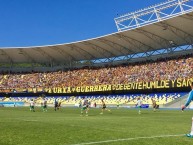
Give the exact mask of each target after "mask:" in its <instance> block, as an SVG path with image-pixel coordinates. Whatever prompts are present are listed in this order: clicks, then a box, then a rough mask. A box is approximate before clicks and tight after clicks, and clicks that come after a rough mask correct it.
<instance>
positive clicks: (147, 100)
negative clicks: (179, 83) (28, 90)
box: [0, 92, 187, 106]
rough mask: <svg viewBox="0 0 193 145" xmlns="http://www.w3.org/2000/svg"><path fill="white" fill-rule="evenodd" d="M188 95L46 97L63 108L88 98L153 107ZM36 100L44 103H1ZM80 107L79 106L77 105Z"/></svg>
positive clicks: (26, 99)
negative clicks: (153, 102) (56, 101)
mask: <svg viewBox="0 0 193 145" xmlns="http://www.w3.org/2000/svg"><path fill="white" fill-rule="evenodd" d="M186 94H187V93H184V92H183V93H157V94H146V95H145V94H126V95H108V96H103V95H94V96H55V97H48V96H47V97H45V98H46V100H47V103H48V104H53V102H54V98H56V99H57V100H58V101H59V102H61V103H62V105H63V106H65V105H67V106H69V105H72V106H74V105H77V104H79V103H80V102H81V101H82V98H85V97H86V98H87V99H88V101H89V102H90V103H91V106H92V105H93V104H94V103H96V104H97V105H100V104H101V99H103V100H104V101H105V102H106V104H108V105H115V104H117V103H119V104H120V105H121V104H122V105H135V104H136V103H137V99H136V98H138V97H141V98H142V101H143V104H148V105H151V104H152V101H151V99H152V98H153V99H154V100H155V101H156V102H157V104H159V105H165V104H167V103H170V102H172V101H173V100H175V99H178V98H180V97H182V96H184V95H186ZM32 98H33V99H35V100H36V104H40V103H41V101H42V98H41V97H10V98H5V97H4V98H3V97H1V98H0V102H24V103H29V102H30V99H32ZM77 106H78V105H77Z"/></svg>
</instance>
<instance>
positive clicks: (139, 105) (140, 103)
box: [136, 97, 142, 114]
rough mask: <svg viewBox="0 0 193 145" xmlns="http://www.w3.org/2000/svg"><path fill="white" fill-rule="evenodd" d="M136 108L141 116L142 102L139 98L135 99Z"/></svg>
mask: <svg viewBox="0 0 193 145" xmlns="http://www.w3.org/2000/svg"><path fill="white" fill-rule="evenodd" d="M136 106H137V107H138V108H139V111H138V113H139V114H141V106H142V100H141V99H140V97H139V98H137V104H136Z"/></svg>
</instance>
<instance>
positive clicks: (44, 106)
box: [42, 98, 47, 112]
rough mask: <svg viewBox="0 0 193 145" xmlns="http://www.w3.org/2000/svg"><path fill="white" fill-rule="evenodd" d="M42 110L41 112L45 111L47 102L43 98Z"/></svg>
mask: <svg viewBox="0 0 193 145" xmlns="http://www.w3.org/2000/svg"><path fill="white" fill-rule="evenodd" d="M42 108H43V112H45V111H47V100H46V99H45V98H44V99H43V100H42Z"/></svg>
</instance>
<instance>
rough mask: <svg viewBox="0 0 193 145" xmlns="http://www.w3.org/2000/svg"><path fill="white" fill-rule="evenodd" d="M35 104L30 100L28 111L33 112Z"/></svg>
mask: <svg viewBox="0 0 193 145" xmlns="http://www.w3.org/2000/svg"><path fill="white" fill-rule="evenodd" d="M34 107H35V102H34V100H33V99H31V101H30V111H32V112H35V108H34Z"/></svg>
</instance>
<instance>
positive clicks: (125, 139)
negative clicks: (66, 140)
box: [71, 134, 185, 145]
mask: <svg viewBox="0 0 193 145" xmlns="http://www.w3.org/2000/svg"><path fill="white" fill-rule="evenodd" d="M183 135H185V134H177V135H159V136H149V137H148V136H147V137H135V138H124V139H115V140H104V141H96V142H87V143H86V142H85V143H79V144H71V145H92V144H102V143H110V142H120V141H129V140H138V139H152V138H164V137H176V136H183Z"/></svg>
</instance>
